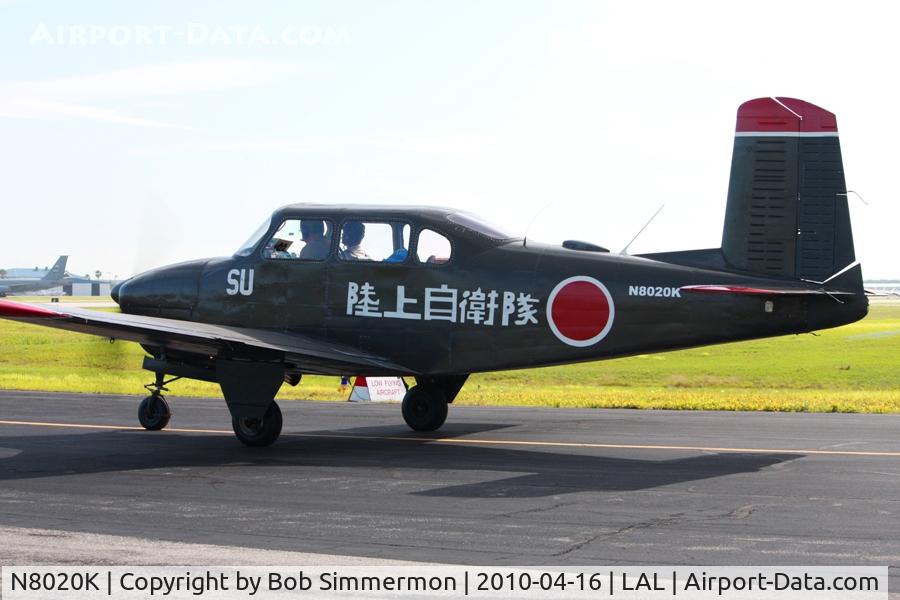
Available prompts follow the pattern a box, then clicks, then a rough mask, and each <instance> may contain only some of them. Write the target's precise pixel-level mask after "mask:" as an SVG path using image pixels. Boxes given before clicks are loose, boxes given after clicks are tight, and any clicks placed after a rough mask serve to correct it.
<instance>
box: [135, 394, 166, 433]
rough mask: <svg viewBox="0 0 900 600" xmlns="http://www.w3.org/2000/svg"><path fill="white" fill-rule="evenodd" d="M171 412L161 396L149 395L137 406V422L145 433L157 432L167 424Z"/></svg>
mask: <svg viewBox="0 0 900 600" xmlns="http://www.w3.org/2000/svg"><path fill="white" fill-rule="evenodd" d="M171 418H172V412H171V411H170V410H169V403H168V402H166V399H165V397H163V395H162V394H155V393H154V394H150V395H149V396H147V397H146V398H144V399H143V400H141V404H140V406H138V421H140V423H141V426H142V427H143V428H144V429H146V430H147V431H159V430H160V429H164V428H165V426H166V425H168V424H169V419H171Z"/></svg>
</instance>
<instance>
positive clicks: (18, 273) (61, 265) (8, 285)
mask: <svg viewBox="0 0 900 600" xmlns="http://www.w3.org/2000/svg"><path fill="white" fill-rule="evenodd" d="M68 260H69V257H68V256H60V257H59V258H58V259H56V262H55V263H54V264H53V267H51V268H50V270H49V271H41V270H39V269H37V268H35V269H33V270H32V269H10V270H8V271H6V273H5V275H4V276H3V277H2V278H0V297H3V296H6V295H7V294H22V293H25V292H37V291H40V290H48V289H50V288H54V287H59V286H61V285H63V284H64V283H65V281H64V279H65V277H66V261H68Z"/></svg>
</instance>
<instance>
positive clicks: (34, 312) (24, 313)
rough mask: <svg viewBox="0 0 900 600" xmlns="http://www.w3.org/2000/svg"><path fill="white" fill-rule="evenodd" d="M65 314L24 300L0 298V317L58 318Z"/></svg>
mask: <svg viewBox="0 0 900 600" xmlns="http://www.w3.org/2000/svg"><path fill="white" fill-rule="evenodd" d="M65 316H66V315H64V314H62V313H58V312H56V311H55V310H50V309H49V308H44V307H43V306H35V305H34V304H25V303H24V302H13V301H12V300H0V317H3V318H15V319H58V318H60V317H65Z"/></svg>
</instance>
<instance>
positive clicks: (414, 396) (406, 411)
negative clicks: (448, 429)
mask: <svg viewBox="0 0 900 600" xmlns="http://www.w3.org/2000/svg"><path fill="white" fill-rule="evenodd" d="M402 410H403V420H404V421H406V424H407V425H409V426H410V428H412V429H414V430H415V431H437V430H438V429H440V427H441V425H443V424H444V421H446V420H447V397H446V396H445V395H444V392H443V391H442V390H441V389H440V388H439V387H436V386H433V385H414V386H413V387H411V388H410V389H409V391H408V392H406V395H405V396H403V406H402Z"/></svg>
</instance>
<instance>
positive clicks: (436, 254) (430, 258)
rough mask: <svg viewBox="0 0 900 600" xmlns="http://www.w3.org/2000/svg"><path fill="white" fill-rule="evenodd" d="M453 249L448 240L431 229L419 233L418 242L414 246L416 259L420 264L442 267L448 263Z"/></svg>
mask: <svg viewBox="0 0 900 600" xmlns="http://www.w3.org/2000/svg"><path fill="white" fill-rule="evenodd" d="M452 252H453V247H452V246H451V245H450V240H448V239H447V238H446V237H444V236H443V235H441V234H440V233H438V232H437V231H432V230H431V229H423V230H422V231H420V232H419V242H418V244H416V257H417V258H418V259H419V262H420V263H425V264H428V265H443V264H445V263H447V262H450V255H451V253H452Z"/></svg>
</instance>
